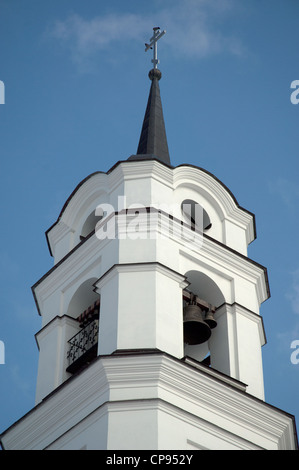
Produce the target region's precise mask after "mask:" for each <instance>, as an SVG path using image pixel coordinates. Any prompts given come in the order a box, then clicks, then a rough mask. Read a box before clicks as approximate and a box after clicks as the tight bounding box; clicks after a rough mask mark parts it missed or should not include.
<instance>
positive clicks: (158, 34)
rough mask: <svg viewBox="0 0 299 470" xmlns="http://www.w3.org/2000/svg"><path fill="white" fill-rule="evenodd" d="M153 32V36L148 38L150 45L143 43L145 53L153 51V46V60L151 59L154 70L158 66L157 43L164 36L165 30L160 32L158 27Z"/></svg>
mask: <svg viewBox="0 0 299 470" xmlns="http://www.w3.org/2000/svg"><path fill="white" fill-rule="evenodd" d="M153 30H154V34H153V36H152V37H151V38H150V43H149V44H147V43H145V52H146V51H148V50H149V49H153V46H154V58H153V59H152V63H153V64H154V69H156V68H157V65H158V64H159V60H158V51H157V42H158V41H159V39H160V38H161V37H162V36H164V34H165V33H166V31H165V29H164V30H163V31H161V30H160V28H159V26H158V27H156V28H153Z"/></svg>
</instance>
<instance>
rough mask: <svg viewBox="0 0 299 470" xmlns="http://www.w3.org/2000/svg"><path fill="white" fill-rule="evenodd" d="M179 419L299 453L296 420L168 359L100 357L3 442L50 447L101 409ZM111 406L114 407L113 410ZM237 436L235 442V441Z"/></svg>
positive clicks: (8, 432)
mask: <svg viewBox="0 0 299 470" xmlns="http://www.w3.org/2000/svg"><path fill="white" fill-rule="evenodd" d="M157 399H159V400H160V401H161V402H163V403H164V404H165V406H166V407H167V409H168V410H170V409H172V410H173V411H174V410H176V411H175V413H176V414H177V416H178V418H179V419H182V418H183V417H184V416H187V415H188V420H189V418H190V415H192V416H193V417H194V420H195V425H196V423H199V422H200V423H203V422H206V423H210V424H208V426H209V428H210V429H212V430H213V432H216V430H218V431H217V432H219V436H220V437H221V436H223V439H226V438H225V436H231V437H232V439H234V438H235V437H236V436H239V437H238V439H240V442H241V441H242V440H244V439H245V440H246V441H250V442H252V445H256V446H260V447H262V448H267V449H278V448H279V449H292V448H296V447H297V443H296V441H295V439H294V418H293V416H291V415H288V414H287V413H285V412H283V411H281V410H278V409H277V408H274V407H271V406H269V405H267V404H266V403H264V402H263V401H262V400H259V399H257V398H255V397H253V396H251V395H248V394H247V393H244V392H243V391H241V390H238V389H236V388H235V387H232V386H231V385H230V384H227V383H225V382H224V381H221V380H219V377H217V378H215V377H213V376H212V375H209V374H207V373H205V372H203V371H201V370H199V369H198V368H197V367H193V366H192V365H191V364H186V363H184V362H182V361H180V360H177V359H175V358H173V357H171V356H168V355H165V354H162V353H161V354H149V355H147V354H139V355H132V354H130V355H129V356H126V355H124V354H122V355H112V356H103V357H98V359H97V360H95V361H94V362H93V363H92V364H90V365H89V367H88V368H86V369H85V370H83V371H82V372H81V373H79V374H78V375H75V376H73V377H72V378H70V379H69V380H67V381H66V382H65V383H64V384H62V385H61V386H60V387H59V388H58V389H56V390H55V391H54V392H52V393H51V394H50V395H49V396H48V397H46V398H45V399H44V400H43V402H41V403H40V404H39V405H37V406H36V407H35V408H34V409H33V410H31V411H30V412H29V413H28V414H27V415H25V417H23V418H22V419H21V420H19V421H18V422H17V423H15V424H14V425H13V426H12V427H10V428H9V429H8V430H6V431H5V432H4V433H3V434H2V436H1V440H2V443H3V446H4V448H5V446H7V447H9V448H10V449H13V448H15V446H18V449H19V450H21V449H44V448H46V447H49V446H51V443H52V442H54V441H56V440H57V439H59V438H60V436H63V435H65V433H66V432H68V430H69V429H72V428H74V426H76V425H79V423H81V422H82V421H83V420H84V419H86V418H87V417H88V416H91V414H93V413H96V410H98V409H99V407H102V406H104V405H105V406H106V404H107V403H108V402H109V407H111V406H113V407H114V409H115V407H117V406H119V405H117V403H118V404H120V405H121V407H122V409H127V410H128V409H130V408H131V407H132V406H138V407H139V409H140V410H143V409H146V403H148V402H146V401H145V400H157ZM109 407H108V409H109ZM234 436H235V437H234Z"/></svg>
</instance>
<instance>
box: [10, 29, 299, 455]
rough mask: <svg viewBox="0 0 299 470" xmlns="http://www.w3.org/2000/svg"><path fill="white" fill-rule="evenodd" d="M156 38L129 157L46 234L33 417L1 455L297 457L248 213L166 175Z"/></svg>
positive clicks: (74, 198) (180, 174)
mask: <svg viewBox="0 0 299 470" xmlns="http://www.w3.org/2000/svg"><path fill="white" fill-rule="evenodd" d="M163 34H164V32H163ZM163 34H162V33H161V32H160V30H159V29H155V30H154V35H153V37H152V38H151V44H149V45H147V49H148V48H149V47H152V46H151V45H154V68H153V69H152V70H151V71H150V73H149V77H150V80H151V89H150V93H149V99H148V104H147V109H146V112H145V117H144V122H143V125H142V131H141V136H140V142H139V146H138V150H137V154H136V155H132V156H131V157H130V158H128V160H126V161H119V162H117V163H116V164H115V165H114V166H113V167H112V168H111V169H110V170H109V171H108V172H107V173H103V172H96V173H94V174H92V175H90V176H88V177H87V178H85V179H84V180H83V181H82V182H81V183H80V184H79V185H78V186H77V188H76V189H75V190H74V191H73V193H72V194H71V196H70V197H69V199H68V200H67V201H66V203H65V205H64V207H63V209H62V211H61V213H60V215H59V217H58V219H57V221H56V222H55V223H54V225H53V226H52V227H51V228H50V229H49V230H48V231H47V234H46V235H47V240H48V244H49V248H50V252H51V255H52V256H53V258H54V266H53V268H52V269H51V270H50V271H49V272H47V273H46V274H45V275H44V276H43V277H42V279H40V280H39V281H38V282H37V283H36V284H35V285H34V286H33V288H32V290H33V294H34V297H35V299H36V305H37V308H38V312H39V314H40V315H41V320H42V326H41V330H40V331H39V332H38V333H37V335H36V340H37V344H38V348H39V369H38V377H37V387H36V406H35V407H34V408H33V409H32V410H31V411H30V412H29V413H28V414H27V415H26V416H25V417H23V418H22V419H21V420H19V421H18V422H17V423H15V424H14V425H13V426H12V427H10V428H9V429H8V430H7V431H5V432H4V433H3V434H2V436H1V442H2V445H3V447H4V449H18V450H21V449H34V450H38V449H50V450H51V449H52V450H54V449H59V450H62V449H87V450H92V449H107V450H121V449H133V450H138V449H156V450H163V449H173V450H176V449H186V450H189V451H192V450H199V449H211V450H218V449H219V450H220V449H236V450H237V449H274V450H275V449H276V450H284V449H297V439H296V428H295V422H294V418H293V417H292V416H291V415H289V414H287V413H285V412H284V411H282V410H279V409H277V408H274V407H272V406H271V405H269V404H267V403H266V402H265V401H264V383H263V364H262V353H261V348H262V346H263V345H264V344H265V334H264V328H263V321H262V317H261V316H260V307H261V304H262V303H263V302H264V301H265V300H267V298H268V297H269V287H268V278H267V271H266V269H265V268H264V267H263V266H261V265H260V264H258V263H257V262H255V261H253V260H252V259H250V258H248V256H247V247H248V244H249V243H251V242H252V241H253V240H254V239H255V220H254V215H253V214H252V213H250V212H249V211H247V210H246V209H244V208H242V207H240V206H239V204H238V203H237V201H236V199H235V197H234V196H233V194H232V193H231V192H230V191H229V189H228V188H227V187H226V186H225V185H224V184H223V183H222V182H221V181H219V180H218V179H217V178H216V177H215V176H214V175H212V174H211V173H209V172H208V171H206V170H203V169H201V168H199V167H195V166H192V165H188V164H182V165H180V166H178V167H173V166H171V163H170V158H169V152H168V146H167V139H166V133H165V126H164V119H163V112H162V105H161V98H160V89H159V80H160V79H161V72H160V71H159V70H158V68H157V63H158V60H157V51H156V44H157V40H158V39H159V38H160V37H162V35H163Z"/></svg>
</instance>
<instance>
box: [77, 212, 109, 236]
mask: <svg viewBox="0 0 299 470" xmlns="http://www.w3.org/2000/svg"><path fill="white" fill-rule="evenodd" d="M102 218H103V215H95V211H93V212H92V213H91V214H89V216H88V217H87V219H86V221H85V222H84V224H83V227H82V230H81V234H80V240H81V241H82V240H84V239H85V238H86V237H88V235H89V234H90V233H91V232H93V231H94V230H95V227H96V224H97V223H98V222H99V221H100V220H101V219H102Z"/></svg>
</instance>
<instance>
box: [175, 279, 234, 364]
mask: <svg viewBox="0 0 299 470" xmlns="http://www.w3.org/2000/svg"><path fill="white" fill-rule="evenodd" d="M185 276H186V278H187V280H188V282H189V283H190V284H189V286H188V289H187V290H186V291H184V294H185V295H183V321H184V354H185V356H188V357H191V358H192V359H195V360H197V361H199V362H204V363H205V364H207V365H210V355H211V349H210V348H211V346H210V339H211V337H212V335H213V332H214V331H213V330H214V329H215V328H216V327H217V322H216V320H215V317H214V314H215V311H216V309H217V307H219V306H220V305H222V304H223V303H224V302H225V299H224V296H223V294H222V292H221V290H220V289H219V287H218V286H217V284H216V283H215V281H213V279H211V278H210V277H209V276H207V275H206V274H204V273H202V272H200V271H196V270H192V271H188V272H187V273H186V274H185ZM188 294H190V295H188Z"/></svg>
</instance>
